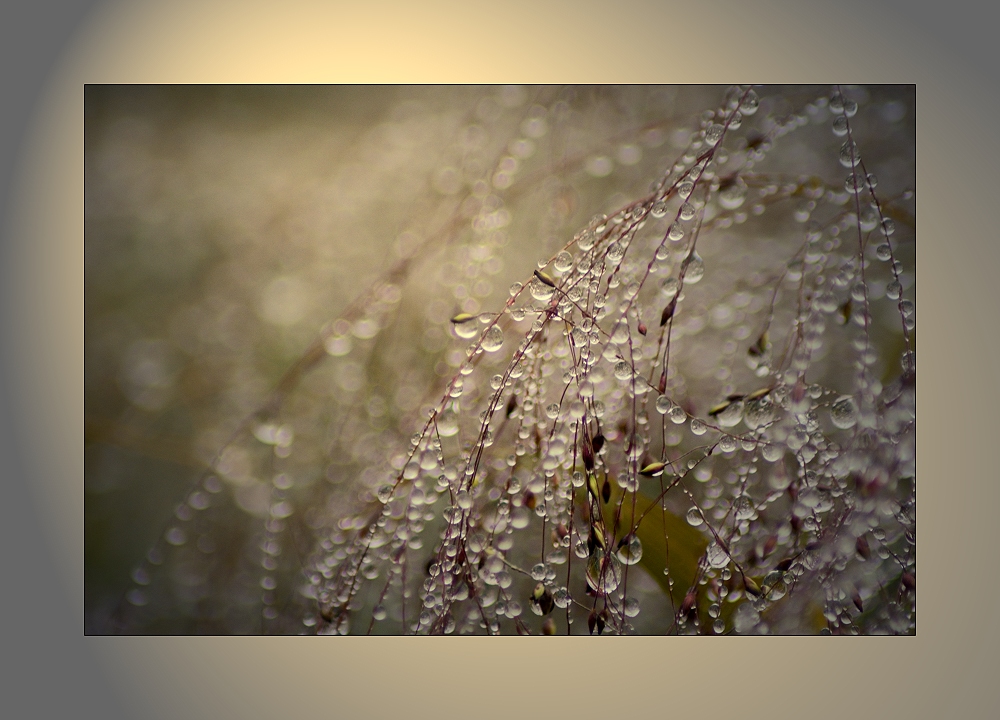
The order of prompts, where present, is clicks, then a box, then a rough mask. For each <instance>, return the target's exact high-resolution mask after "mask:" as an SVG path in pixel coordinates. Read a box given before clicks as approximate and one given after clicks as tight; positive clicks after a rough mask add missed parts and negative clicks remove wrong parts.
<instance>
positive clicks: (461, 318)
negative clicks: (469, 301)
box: [451, 313, 476, 325]
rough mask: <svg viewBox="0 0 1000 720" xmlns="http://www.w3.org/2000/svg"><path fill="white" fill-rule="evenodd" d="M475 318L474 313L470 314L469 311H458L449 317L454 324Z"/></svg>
mask: <svg viewBox="0 0 1000 720" xmlns="http://www.w3.org/2000/svg"><path fill="white" fill-rule="evenodd" d="M475 319H476V316H475V315H470V314H469V313H459V314H458V315H456V316H455V317H453V318H452V319H451V322H452V324H454V325H464V324H465V323H467V322H471V321H473V320H475Z"/></svg>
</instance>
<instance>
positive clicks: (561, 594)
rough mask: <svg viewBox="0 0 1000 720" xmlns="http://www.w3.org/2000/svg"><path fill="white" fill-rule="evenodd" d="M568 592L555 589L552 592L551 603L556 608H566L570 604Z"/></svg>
mask: <svg viewBox="0 0 1000 720" xmlns="http://www.w3.org/2000/svg"><path fill="white" fill-rule="evenodd" d="M570 600H571V598H570V595H569V591H567V590H566V588H564V587H560V588H556V589H555V590H554V591H553V592H552V602H553V604H554V605H555V606H556V607H557V608H566V607H567V606H569V603H570Z"/></svg>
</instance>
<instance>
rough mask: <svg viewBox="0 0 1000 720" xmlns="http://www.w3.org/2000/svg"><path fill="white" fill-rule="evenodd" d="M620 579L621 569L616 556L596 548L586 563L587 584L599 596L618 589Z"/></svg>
mask: <svg viewBox="0 0 1000 720" xmlns="http://www.w3.org/2000/svg"><path fill="white" fill-rule="evenodd" d="M621 579H622V569H621V563H619V561H618V558H616V557H615V556H614V555H605V554H604V552H602V551H601V550H596V551H595V552H594V554H593V556H591V558H590V562H588V563H587V585H589V586H590V588H591V589H592V590H593V591H594V592H595V593H597V594H598V595H599V596H605V595H608V594H609V593H612V592H614V591H615V590H617V589H618V585H619V584H620V583H621Z"/></svg>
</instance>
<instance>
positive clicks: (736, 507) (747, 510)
mask: <svg viewBox="0 0 1000 720" xmlns="http://www.w3.org/2000/svg"><path fill="white" fill-rule="evenodd" d="M733 511H734V512H735V513H736V519H737V520H750V519H751V518H753V516H754V515H755V514H756V510H755V509H754V506H753V501H752V500H750V498H748V497H747V496H746V495H740V496H739V497H738V498H736V502H734V503H733Z"/></svg>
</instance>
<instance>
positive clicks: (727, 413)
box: [715, 400, 743, 428]
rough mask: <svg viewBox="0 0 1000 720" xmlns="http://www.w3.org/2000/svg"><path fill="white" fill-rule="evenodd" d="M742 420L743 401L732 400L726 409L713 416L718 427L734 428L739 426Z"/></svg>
mask: <svg viewBox="0 0 1000 720" xmlns="http://www.w3.org/2000/svg"><path fill="white" fill-rule="evenodd" d="M742 418H743V401H742V400H733V401H732V402H730V403H729V404H728V405H726V407H724V408H723V409H722V410H721V411H719V413H718V414H716V416H715V420H716V422H718V423H719V427H725V428H730V427H735V426H736V425H738V424H739V422H740V420H741V419H742Z"/></svg>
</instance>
